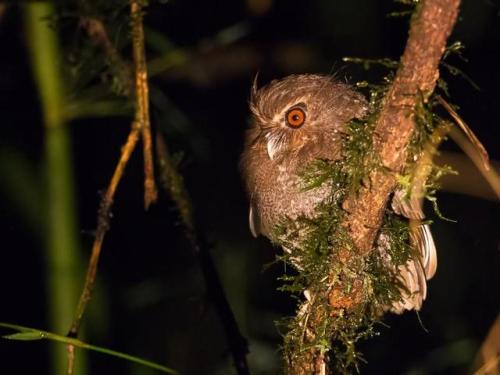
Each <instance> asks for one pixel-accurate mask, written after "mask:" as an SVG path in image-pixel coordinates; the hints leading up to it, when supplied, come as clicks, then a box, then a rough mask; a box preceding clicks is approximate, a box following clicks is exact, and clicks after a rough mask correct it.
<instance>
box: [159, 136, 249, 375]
mask: <svg viewBox="0 0 500 375" xmlns="http://www.w3.org/2000/svg"><path fill="white" fill-rule="evenodd" d="M156 153H157V159H158V165H159V168H160V174H159V176H160V181H161V186H162V187H163V188H164V189H165V190H166V191H167V193H168V194H169V195H170V197H171V199H172V200H173V201H174V203H175V205H176V206H177V209H178V211H179V216H180V218H181V222H182V225H183V227H184V233H185V235H186V238H187V240H188V242H189V245H190V246H191V249H192V250H193V252H194V253H195V254H196V256H197V257H198V259H199V261H200V267H201V270H202V272H203V276H204V278H205V283H206V285H207V293H208V295H209V296H210V299H211V301H212V302H213V304H214V306H215V310H216V311H217V315H218V317H219V319H220V322H221V324H222V326H223V328H224V332H225V334H226V338H227V341H228V345H229V350H230V351H231V354H232V357H233V361H234V366H235V368H236V371H237V373H238V374H239V375H245V374H250V371H249V369H248V364H247V360H246V355H247V353H248V344H247V340H246V339H245V338H244V337H243V335H242V334H241V332H240V330H239V328H238V323H237V322H236V319H235V317H234V314H233V312H232V310H231V306H230V305H229V302H228V300H227V298H226V295H225V293H224V288H223V286H222V283H221V281H220V278H219V275H218V273H217V269H216V268H215V265H214V262H213V260H212V257H211V255H210V248H209V246H208V245H207V243H206V242H205V241H203V239H202V238H200V235H199V234H198V231H197V230H196V225H195V222H194V217H193V213H192V205H191V199H190V197H189V195H188V193H187V189H186V188H185V186H184V180H183V178H182V176H181V175H180V174H179V172H178V171H177V169H176V168H175V166H174V165H173V163H172V160H171V159H170V157H169V154H168V150H167V146H166V144H165V141H164V140H163V137H162V136H161V134H160V133H157V137H156Z"/></svg>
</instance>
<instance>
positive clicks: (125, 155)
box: [67, 122, 140, 375]
mask: <svg viewBox="0 0 500 375" xmlns="http://www.w3.org/2000/svg"><path fill="white" fill-rule="evenodd" d="M139 130H140V129H139V126H138V124H137V123H135V122H134V123H133V125H132V129H131V130H130V133H129V135H128V138H127V142H126V143H125V145H124V146H123V148H122V151H121V155H120V160H119V161H118V165H117V166H116V168H115V171H114V173H113V177H112V178H111V181H110V183H109V186H108V188H107V190H106V193H105V195H104V196H103V198H102V200H101V203H100V207H99V213H98V218H97V230H96V236H95V239H94V243H93V245H92V254H91V256H90V261H89V265H88V268H87V274H86V276H85V284H84V287H83V291H82V294H81V295H80V300H79V301H78V306H77V309H76V314H75V317H74V319H73V323H72V324H71V328H70V330H69V333H68V337H77V336H78V332H79V330H80V326H81V322H82V317H83V314H84V313H85V310H86V308H87V305H88V302H89V301H90V298H91V296H92V291H93V290H94V286H95V278H96V272H97V265H98V263H99V257H100V255H101V249H102V243H103V241H104V236H105V235H106V232H107V231H108V230H109V219H110V217H111V207H112V205H113V199H114V196H115V192H116V188H117V187H118V184H119V183H120V181H121V178H122V176H123V172H124V170H125V167H126V166H127V163H128V161H129V159H130V156H131V155H132V152H133V151H134V149H135V146H136V145H137V141H138V140H139ZM73 364H74V348H73V347H72V345H69V346H68V371H67V374H68V375H71V374H72V373H73Z"/></svg>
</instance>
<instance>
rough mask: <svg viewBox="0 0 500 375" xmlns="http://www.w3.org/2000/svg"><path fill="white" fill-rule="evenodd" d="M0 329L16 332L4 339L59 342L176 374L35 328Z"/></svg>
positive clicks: (173, 371)
mask: <svg viewBox="0 0 500 375" xmlns="http://www.w3.org/2000/svg"><path fill="white" fill-rule="evenodd" d="M0 327H4V328H9V329H13V330H16V331H18V333H13V334H10V335H5V336H2V337H3V338H4V339H8V340H21V341H33V340H42V339H46V340H51V341H56V342H61V343H63V344H71V345H74V346H75V347H77V348H81V349H87V350H92V351H94V352H99V353H103V354H107V355H110V356H113V357H118V358H122V359H125V360H127V361H129V362H134V363H138V364H140V365H143V366H146V367H150V368H153V369H155V370H158V371H161V372H164V373H167V374H178V372H177V371H175V370H173V369H171V368H169V367H166V366H163V365H160V364H158V363H155V362H151V361H148V360H146V359H143V358H139V357H135V356H133V355H130V354H126V353H122V352H117V351H116V350H111V349H108V348H103V347H101V346H95V345H91V344H87V343H86V342H83V341H81V340H78V339H74V338H71V337H66V336H61V335H57V334H55V333H52V332H47V331H42V330H39V329H35V328H30V327H24V326H20V325H17V324H10V323H3V322H0Z"/></svg>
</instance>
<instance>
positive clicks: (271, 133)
mask: <svg viewBox="0 0 500 375" xmlns="http://www.w3.org/2000/svg"><path fill="white" fill-rule="evenodd" d="M250 110H251V112H252V115H253V118H252V121H251V125H250V128H249V129H248V131H247V133H246V139H245V148H244V151H243V155H242V159H241V168H242V172H243V177H244V180H245V183H246V188H247V191H248V194H249V198H250V210H249V225H250V230H251V232H252V234H253V235H254V236H257V235H259V234H263V235H264V236H266V237H268V238H270V239H271V240H273V241H274V242H277V240H278V239H277V238H273V236H274V235H273V233H274V230H273V229H274V228H275V226H276V225H277V224H278V223H279V222H280V220H282V219H283V218H285V217H286V218H289V219H292V220H293V219H296V218H297V217H299V216H305V217H314V213H315V208H316V206H317V205H318V204H319V203H321V202H322V201H323V200H324V199H326V198H327V197H328V195H329V194H331V185H328V184H323V185H321V186H319V187H317V188H314V189H310V190H306V189H304V188H303V181H302V179H301V177H300V176H299V172H300V171H302V170H304V168H305V167H307V166H308V165H309V164H310V163H311V162H313V161H315V160H317V159H322V160H331V161H335V160H340V159H341V158H342V157H343V155H342V135H343V133H345V125H346V123H347V122H348V121H350V120H352V119H355V118H362V117H363V116H365V115H366V114H367V112H368V104H367V101H366V99H365V98H364V97H363V95H361V94H360V93H358V92H356V91H355V90H353V88H352V87H350V86H349V85H347V84H345V83H341V82H338V81H336V80H335V79H333V78H331V77H328V76H321V75H312V74H304V75H291V76H288V77H286V78H283V79H281V80H275V81H272V82H271V83H270V84H268V85H267V86H265V87H262V88H260V89H258V88H257V86H256V84H255V83H254V85H253V88H252V93H251V99H250ZM392 207H393V209H394V210H395V212H397V213H398V214H401V215H404V216H406V217H408V218H410V219H416V220H421V219H423V214H422V208H421V203H420V202H419V201H416V200H405V199H404V195H403V194H402V193H400V192H396V194H395V195H394V199H393V203H392ZM378 243H379V251H380V252H381V255H382V256H386V255H385V250H384V238H379V241H378ZM412 243H413V245H414V247H415V248H416V249H417V250H418V251H416V253H417V254H419V256H418V257H415V259H413V260H411V261H409V262H407V264H406V265H404V266H400V267H399V268H398V271H399V278H400V281H401V282H402V283H403V284H404V286H405V290H402V301H399V302H397V303H394V304H393V305H392V306H391V307H390V309H391V311H393V312H397V313H401V312H403V311H404V310H405V309H407V310H411V309H416V310H419V309H420V307H421V305H422V302H423V300H424V299H425V297H426V293H427V283H426V280H428V279H430V278H431V277H432V276H433V275H434V273H435V270H436V265H437V260H436V259H437V258H436V249H435V246H434V242H433V240H432V235H431V234H430V231H429V228H428V226H427V225H419V226H418V227H417V230H415V231H414V235H413V236H412ZM285 250H286V249H285Z"/></svg>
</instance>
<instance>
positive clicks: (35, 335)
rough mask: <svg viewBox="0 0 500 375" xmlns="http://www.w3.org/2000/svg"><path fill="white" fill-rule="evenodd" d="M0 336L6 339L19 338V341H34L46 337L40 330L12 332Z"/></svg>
mask: <svg viewBox="0 0 500 375" xmlns="http://www.w3.org/2000/svg"><path fill="white" fill-rule="evenodd" d="M2 337H3V338H4V339H7V340H20V341H34V340H42V339H45V338H47V337H46V335H44V333H43V332H40V331H29V332H18V333H13V334H11V335H5V336H2Z"/></svg>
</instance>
